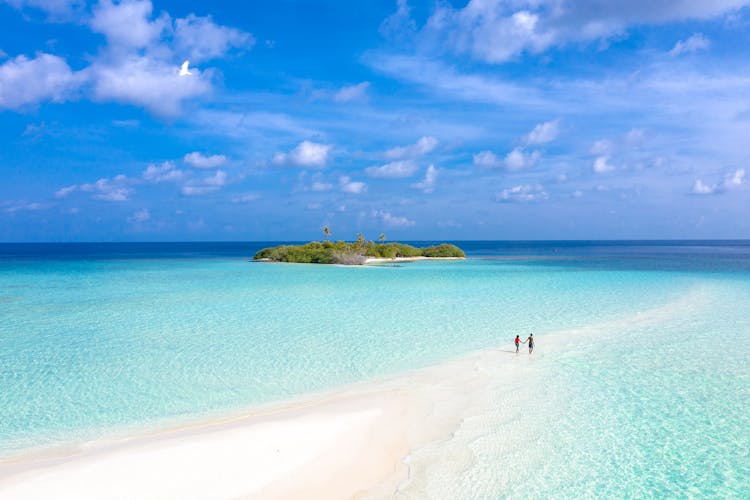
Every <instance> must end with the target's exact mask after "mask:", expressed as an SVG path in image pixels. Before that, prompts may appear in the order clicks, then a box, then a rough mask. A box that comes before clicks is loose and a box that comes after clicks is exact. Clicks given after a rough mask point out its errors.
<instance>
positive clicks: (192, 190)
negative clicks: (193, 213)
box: [180, 170, 227, 196]
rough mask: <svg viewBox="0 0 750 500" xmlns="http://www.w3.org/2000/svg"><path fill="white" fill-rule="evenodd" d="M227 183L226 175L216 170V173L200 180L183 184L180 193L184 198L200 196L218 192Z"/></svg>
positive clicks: (192, 180)
mask: <svg viewBox="0 0 750 500" xmlns="http://www.w3.org/2000/svg"><path fill="white" fill-rule="evenodd" d="M226 183H227V174H226V172H224V171H223V170H217V171H216V173H215V174H214V175H212V176H209V177H204V178H202V179H191V180H190V181H188V182H186V183H185V184H183V186H182V188H181V189H180V192H181V193H182V194H184V195H185V196H200V195H203V194H207V193H212V192H214V191H218V190H219V189H221V188H222V187H223V186H225V185H226Z"/></svg>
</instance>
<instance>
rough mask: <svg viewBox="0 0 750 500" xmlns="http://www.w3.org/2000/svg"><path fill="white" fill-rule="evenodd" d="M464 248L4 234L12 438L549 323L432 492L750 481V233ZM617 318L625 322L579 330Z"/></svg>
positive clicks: (451, 348) (220, 397)
mask: <svg viewBox="0 0 750 500" xmlns="http://www.w3.org/2000/svg"><path fill="white" fill-rule="evenodd" d="M461 245H462V247H464V248H466V249H467V250H468V251H469V254H470V256H473V257H475V258H474V259H471V260H467V261H461V262H420V263H409V264H405V265H402V266H400V267H389V266H384V267H365V268H362V267H354V268H347V267H333V266H315V265H289V264H262V263H250V262H248V261H247V258H246V257H247V256H250V255H252V253H253V252H254V251H255V250H256V249H257V248H258V247H259V246H263V245H262V244H161V245H154V244H151V245H144V244H131V245H116V244H112V245H67V246H65V245H63V246H59V245H57V246H49V245H0V317H1V318H2V321H1V322H0V455H1V454H10V453H13V452H17V451H18V450H20V449H24V448H29V447H37V446H48V445H51V444H56V443H63V442H67V441H71V440H79V439H89V438H93V437H97V436H100V435H104V434H106V433H108V432H112V431H113V430H114V431H118V430H124V429H128V428H131V427H143V426H150V425H160V424H162V423H165V422H170V421H175V420H177V419H181V418H191V417H196V416H201V415H206V414H209V413H214V412H219V413H220V412H226V411H232V410H236V409H240V408H246V407H250V406H252V405H254V404H259V403H264V402H269V401H273V400H279V399H284V398H288V397H291V396H294V395H299V394H303V393H306V392H310V391H316V390H321V389H326V388H332V387H336V386H339V385H342V384H346V383H348V382H352V381H358V380H366V379H372V378H376V377H378V376H382V375H385V374H392V373H398V372H400V371H404V370H406V369H411V368H415V367H419V366H425V365H428V364H432V363H436V362H440V361H442V360H446V359H450V358H453V357H455V356H457V355H460V354H463V353H467V352H471V351H474V350H477V349H482V348H487V347H496V346H498V345H500V344H508V343H509V341H510V339H512V337H513V335H514V334H515V333H526V332H530V331H533V332H534V333H535V334H536V336H538V337H539V339H540V340H539V344H540V347H539V351H538V353H535V354H538V355H539V356H538V357H537V358H536V359H535V363H534V364H533V365H528V367H526V368H524V370H526V371H521V372H519V377H520V376H522V375H523V376H531V377H533V380H531V381H529V380H528V379H521V378H519V379H518V380H515V381H509V383H510V384H516V385H515V386H514V387H516V386H517V387H516V388H515V389H514V390H513V391H510V392H508V391H505V392H504V393H503V395H502V396H499V397H498V401H497V402H496V405H497V409H498V411H497V412H496V413H493V412H490V413H489V414H487V415H479V416H477V418H476V419H475V421H473V422H467V423H466V426H467V428H466V429H465V430H466V432H467V433H468V432H471V434H472V436H473V437H472V441H471V445H470V448H471V450H470V455H471V459H470V460H467V462H466V464H465V466H462V467H459V468H455V467H454V468H452V469H451V470H450V472H449V473H446V474H442V475H439V474H438V475H435V477H432V478H431V480H430V482H429V485H430V486H428V487H427V489H426V490H425V492H424V493H425V494H427V493H429V494H431V495H432V496H435V497H442V498H462V497H467V498H497V497H505V496H510V497H517V496H523V497H526V496H530V497H549V496H555V497H568V498H580V497H587V496H588V497H601V496H617V497H622V496H628V497H629V496H634V497H640V496H686V495H687V496H691V495H692V496H712V497H714V496H720V497H733V496H734V497H748V496H749V495H750V490H749V487H748V484H750V470H749V468H750V465H748V464H750V457H749V456H748V450H750V425H749V424H750V419H749V418H748V416H747V414H748V413H749V412H748V410H750V363H748V359H750V356H749V355H750V244H748V243H742V242H740V243H730V242H709V243H706V242H684V243H680V244H673V243H669V244H667V243H661V244H653V243H637V244H633V243H627V244H625V243H616V242H605V243H601V242H588V243H585V242H584V243H581V242H569V243H560V242H555V243H515V244H512V243H498V242H464V243H461ZM696 290H697V291H698V292H696ZM696 294H697V296H698V299H690V300H689V301H687V305H686V306H685V305H683V306H682V307H681V308H679V309H676V310H674V311H672V310H669V311H671V312H670V313H669V314H667V315H666V317H665V318H664V319H663V320H662V321H660V322H658V323H656V324H651V325H635V326H628V323H627V322H622V321H621V320H622V319H623V318H629V317H632V316H633V315H637V313H638V312H640V311H645V310H650V309H653V308H658V307H665V308H668V307H669V306H670V304H673V303H675V302H680V301H682V302H683V303H685V300H684V298H685V297H693V296H695V295H696ZM691 301H692V302H691ZM618 321H619V322H618ZM602 322H610V323H611V324H613V325H619V326H617V327H613V328H611V329H609V330H606V331H604V332H599V333H597V335H594V336H593V337H592V335H591V334H590V333H589V334H586V333H581V334H580V335H579V334H576V333H575V332H576V331H577V330H576V329H583V328H584V327H585V326H586V325H591V324H594V323H602ZM563 330H564V331H568V332H569V333H567V334H560V333H558V332H560V331H563ZM582 331H583V330H582ZM545 338H548V339H549V342H550V343H553V342H554V343H557V344H556V345H558V344H559V345H564V346H565V348H564V349H556V350H555V351H554V354H550V353H545V352H544V350H543V348H542V346H543V345H544V341H545ZM560 343H563V344H560ZM528 370H531V371H528ZM507 408H517V409H518V411H519V412H522V413H516V414H514V413H513V412H508V411H507ZM472 426H473V428H471V429H469V427H472ZM509 436H512V439H508V437H509Z"/></svg>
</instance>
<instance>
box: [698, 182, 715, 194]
mask: <svg viewBox="0 0 750 500" xmlns="http://www.w3.org/2000/svg"><path fill="white" fill-rule="evenodd" d="M717 188H718V186H717V185H716V184H711V185H708V184H704V183H703V181H702V180H700V179H696V180H695V183H693V194H714V193H716V191H717Z"/></svg>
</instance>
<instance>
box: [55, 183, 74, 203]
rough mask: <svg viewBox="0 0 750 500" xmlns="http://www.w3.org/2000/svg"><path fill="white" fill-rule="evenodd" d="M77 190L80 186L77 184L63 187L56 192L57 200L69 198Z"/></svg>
mask: <svg viewBox="0 0 750 500" xmlns="http://www.w3.org/2000/svg"><path fill="white" fill-rule="evenodd" d="M77 189H78V186H77V185H76V184H73V185H72V186H66V187H61V188H60V189H58V190H57V191H55V198H57V199H62V198H67V197H68V196H69V195H70V194H71V193H73V192H74V191H75V190H77Z"/></svg>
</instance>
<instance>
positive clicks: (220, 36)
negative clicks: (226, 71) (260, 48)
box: [174, 14, 255, 62]
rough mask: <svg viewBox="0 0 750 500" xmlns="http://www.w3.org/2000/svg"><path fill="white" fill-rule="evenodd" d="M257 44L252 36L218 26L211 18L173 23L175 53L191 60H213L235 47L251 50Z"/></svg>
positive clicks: (181, 20)
mask: <svg viewBox="0 0 750 500" xmlns="http://www.w3.org/2000/svg"><path fill="white" fill-rule="evenodd" d="M254 44H255V39H254V38H253V36H252V35H251V34H250V33H245V32H243V31H240V30H237V29H234V28H229V27H227V26H220V25H218V24H215V23H214V22H213V21H212V20H211V16H207V17H198V16H196V15H194V14H190V15H188V16H187V17H186V18H183V19H177V20H176V21H175V23H174V45H175V51H176V52H177V54H178V55H179V56H181V57H184V58H186V59H190V60H191V61H195V62H202V61H206V60H209V59H214V58H217V57H221V56H223V55H224V54H226V53H227V52H229V51H230V50H231V49H233V48H237V49H249V48H250V47H252V46H253V45H254Z"/></svg>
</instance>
